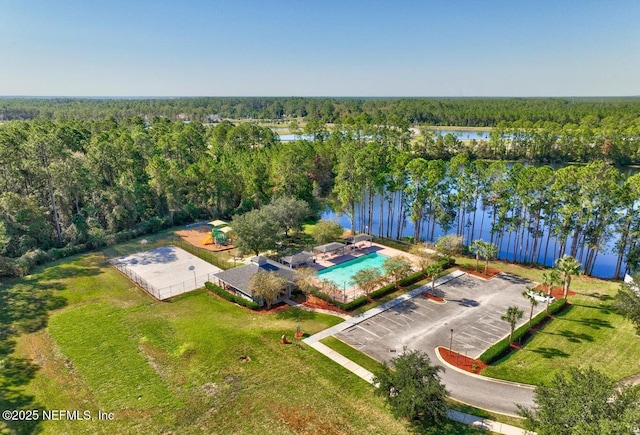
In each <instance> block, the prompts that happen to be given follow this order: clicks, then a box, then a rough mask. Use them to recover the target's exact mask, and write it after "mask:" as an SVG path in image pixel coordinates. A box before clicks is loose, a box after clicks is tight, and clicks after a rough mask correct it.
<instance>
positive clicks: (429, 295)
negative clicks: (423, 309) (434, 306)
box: [420, 292, 444, 304]
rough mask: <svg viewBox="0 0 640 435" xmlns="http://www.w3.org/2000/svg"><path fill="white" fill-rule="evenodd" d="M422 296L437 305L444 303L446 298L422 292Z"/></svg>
mask: <svg viewBox="0 0 640 435" xmlns="http://www.w3.org/2000/svg"><path fill="white" fill-rule="evenodd" d="M420 296H422V297H424V298H427V299H431V300H432V301H433V302H437V303H440V304H442V303H444V298H441V297H440V296H436V295H432V294H431V293H429V292H422V293H420Z"/></svg>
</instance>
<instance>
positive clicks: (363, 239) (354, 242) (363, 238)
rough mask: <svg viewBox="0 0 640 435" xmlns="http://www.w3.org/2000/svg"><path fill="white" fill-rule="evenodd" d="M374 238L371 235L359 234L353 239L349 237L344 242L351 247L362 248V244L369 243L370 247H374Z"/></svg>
mask: <svg viewBox="0 0 640 435" xmlns="http://www.w3.org/2000/svg"><path fill="white" fill-rule="evenodd" d="M372 239H373V237H372V236H371V235H370V234H357V235H355V236H353V237H348V238H346V239H345V240H344V243H345V244H346V245H347V246H349V245H353V246H361V245H360V243H364V242H369V246H371V245H372V243H371V240H372Z"/></svg>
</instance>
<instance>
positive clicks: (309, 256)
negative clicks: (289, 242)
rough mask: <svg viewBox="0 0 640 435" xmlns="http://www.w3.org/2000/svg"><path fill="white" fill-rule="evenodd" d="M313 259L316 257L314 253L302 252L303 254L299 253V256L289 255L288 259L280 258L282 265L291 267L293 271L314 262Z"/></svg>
mask: <svg viewBox="0 0 640 435" xmlns="http://www.w3.org/2000/svg"><path fill="white" fill-rule="evenodd" d="M313 257H315V255H314V254H313V252H309V251H302V252H298V253H297V254H293V255H287V256H286V257H282V258H280V261H282V263H284V264H287V265H289V267H291V268H292V269H295V268H296V267H300V266H303V265H305V264H307V263H308V262H309V260H311V261H313Z"/></svg>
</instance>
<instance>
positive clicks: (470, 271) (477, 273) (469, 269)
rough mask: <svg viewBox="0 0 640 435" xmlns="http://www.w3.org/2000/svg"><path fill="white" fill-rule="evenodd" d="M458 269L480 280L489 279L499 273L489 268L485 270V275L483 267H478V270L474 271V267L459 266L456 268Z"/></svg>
mask: <svg viewBox="0 0 640 435" xmlns="http://www.w3.org/2000/svg"><path fill="white" fill-rule="evenodd" d="M458 269H460V270H462V271H464V272H467V273H468V274H469V275H474V276H479V277H480V278H484V279H491V278H493V277H494V276H496V275H497V274H499V273H500V272H501V270H499V269H493V268H491V267H489V268H488V269H487V273H486V274H485V273H484V266H480V268H479V269H478V270H476V267H475V266H470V265H461V266H458Z"/></svg>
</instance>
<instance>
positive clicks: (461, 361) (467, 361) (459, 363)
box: [437, 347, 488, 374]
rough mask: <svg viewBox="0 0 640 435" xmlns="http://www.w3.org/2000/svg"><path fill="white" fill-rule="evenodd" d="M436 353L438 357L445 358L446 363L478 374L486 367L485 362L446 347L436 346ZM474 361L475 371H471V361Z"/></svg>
mask: <svg viewBox="0 0 640 435" xmlns="http://www.w3.org/2000/svg"><path fill="white" fill-rule="evenodd" d="M437 350H438V353H439V354H440V357H441V358H442V359H443V360H445V361H446V362H447V363H449V364H451V365H452V366H454V367H457V368H459V369H461V370H464V371H467V372H469V373H476V374H479V373H480V372H482V370H484V369H485V368H486V367H488V366H487V365H486V364H485V363H483V362H482V361H480V360H479V359H473V358H469V357H467V356H464V355H461V354H459V353H458V352H452V351H450V350H449V349H447V348H446V347H438V349H437ZM474 362H475V363H476V371H473V363H474Z"/></svg>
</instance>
